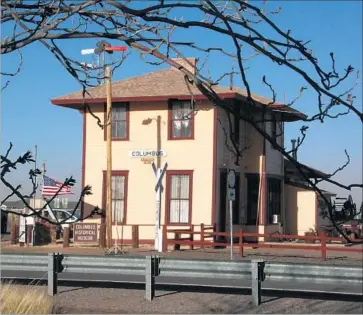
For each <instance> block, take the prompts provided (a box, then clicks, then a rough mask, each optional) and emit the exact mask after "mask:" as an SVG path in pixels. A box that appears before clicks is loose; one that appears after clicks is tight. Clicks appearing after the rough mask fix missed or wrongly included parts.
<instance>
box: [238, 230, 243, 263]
mask: <svg viewBox="0 0 363 315" xmlns="http://www.w3.org/2000/svg"><path fill="white" fill-rule="evenodd" d="M239 255H240V256H241V257H243V230H242V229H240V231H239Z"/></svg>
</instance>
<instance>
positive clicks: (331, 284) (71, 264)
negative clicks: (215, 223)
mask: <svg viewBox="0 0 363 315" xmlns="http://www.w3.org/2000/svg"><path fill="white" fill-rule="evenodd" d="M1 271H2V273H1V278H3V279H41V278H44V275H47V279H48V294H49V295H51V296H53V295H55V294H57V282H58V280H63V281H67V280H69V281H86V282H94V281H104V282H109V281H112V282H128V283H145V298H146V299H147V300H150V301H151V300H152V299H153V298H154V296H155V280H156V279H157V283H162V284H177V285H180V286H183V285H193V286H196V287H202V286H208V287H221V286H223V287H231V288H232V287H233V288H248V289H251V290H252V300H253V304H254V305H256V306H257V305H259V304H260V303H261V292H262V289H266V290H277V291H305V292H325V293H337V294H353V295H355V296H360V297H361V296H363V293H362V287H363V268H362V267H360V266H336V265H321V264H320V265H319V264H299V263H284V262H264V261H262V260H256V261H221V260H190V259H178V258H169V257H152V256H147V257H141V256H136V257H133V256H113V257H110V256H106V257H105V256H75V255H62V254H59V253H53V254H48V255H34V254H20V255H19V254H3V255H1ZM41 275H43V276H41ZM120 276H123V278H120ZM159 280H160V281H159ZM262 283H264V284H263V287H262Z"/></svg>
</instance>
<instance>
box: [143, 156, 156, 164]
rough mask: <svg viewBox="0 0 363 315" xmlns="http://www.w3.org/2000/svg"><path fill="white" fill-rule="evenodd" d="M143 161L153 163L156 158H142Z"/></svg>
mask: <svg viewBox="0 0 363 315" xmlns="http://www.w3.org/2000/svg"><path fill="white" fill-rule="evenodd" d="M141 162H144V164H151V163H152V162H154V158H147V157H145V158H141Z"/></svg>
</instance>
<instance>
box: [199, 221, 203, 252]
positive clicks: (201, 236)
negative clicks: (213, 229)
mask: <svg viewBox="0 0 363 315" xmlns="http://www.w3.org/2000/svg"><path fill="white" fill-rule="evenodd" d="M200 241H201V242H202V245H201V246H200V247H201V248H204V223H201V224H200Z"/></svg>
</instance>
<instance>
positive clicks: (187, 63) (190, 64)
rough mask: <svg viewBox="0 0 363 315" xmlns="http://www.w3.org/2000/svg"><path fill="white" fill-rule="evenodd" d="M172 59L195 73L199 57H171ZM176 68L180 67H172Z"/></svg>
mask: <svg viewBox="0 0 363 315" xmlns="http://www.w3.org/2000/svg"><path fill="white" fill-rule="evenodd" d="M171 60H173V61H175V62H177V63H178V64H180V65H181V66H183V67H184V68H185V69H187V70H189V71H190V72H191V73H193V74H195V67H196V66H197V61H198V59H197V58H194V57H193V58H171ZM171 68H172V69H174V70H177V71H179V70H178V69H176V68H174V67H171Z"/></svg>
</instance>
